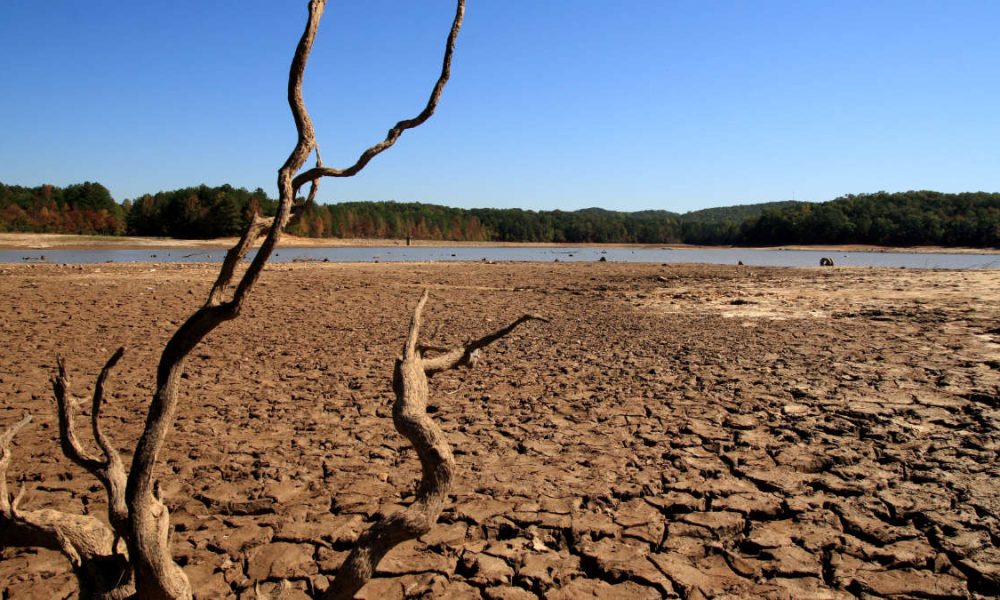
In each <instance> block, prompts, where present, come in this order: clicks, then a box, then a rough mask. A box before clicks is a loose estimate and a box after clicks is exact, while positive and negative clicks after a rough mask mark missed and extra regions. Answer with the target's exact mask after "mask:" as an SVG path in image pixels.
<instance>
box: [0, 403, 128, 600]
mask: <svg viewBox="0 0 1000 600" xmlns="http://www.w3.org/2000/svg"><path fill="white" fill-rule="evenodd" d="M29 422H31V415H25V416H24V418H23V419H21V421H19V422H17V423H15V424H14V425H12V426H10V427H8V428H7V430H6V431H4V432H3V434H2V435H0V546H8V547H26V546H38V547H42V548H48V549H50V550H56V551H59V552H62V553H63V554H64V555H65V556H66V558H68V559H69V561H70V564H71V565H72V566H73V572H74V573H75V574H76V578H77V581H78V582H79V585H80V597H81V598H102V599H106V600H121V599H123V598H128V597H130V596H131V595H132V593H133V592H134V591H135V590H134V587H133V586H132V569H131V568H130V567H129V564H128V557H127V556H126V555H125V554H124V553H123V550H124V548H122V544H120V543H119V539H118V537H117V536H116V535H115V534H114V532H113V531H112V530H111V529H110V528H109V527H108V526H107V525H105V524H104V523H102V522H101V521H99V520H97V519H95V518H94V517H90V516H84V515H73V514H69V513H63V512H59V511H57V510H50V509H42V510H21V509H20V507H19V504H20V503H21V499H22V498H23V496H24V488H23V487H22V488H21V490H20V492H19V493H18V495H17V496H16V497H12V496H11V495H10V494H9V493H8V492H7V468H8V467H9V466H10V461H11V458H12V449H11V444H12V442H13V440H14V436H15V435H17V432H18V431H20V430H21V429H22V428H23V427H24V426H25V425H27V424H28V423H29Z"/></svg>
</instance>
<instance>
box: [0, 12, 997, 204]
mask: <svg viewBox="0 0 1000 600" xmlns="http://www.w3.org/2000/svg"><path fill="white" fill-rule="evenodd" d="M305 4H306V2H305V0H302V1H300V2H296V1H292V0H282V1H276V0H239V1H237V0H228V1H214V0H213V1H209V2H205V1H200V0H199V1H193V0H171V1H170V2H157V3H152V2H121V1H117V2H111V1H106V0H91V1H87V2H84V1H81V0H53V1H49V2H36V1H34V0H30V1H29V0H4V1H3V2H2V3H0V89H2V93H0V181H2V182H4V183H8V184H19V185H30V186H34V185H38V184H41V183H54V184H57V185H65V184H69V183H75V182H80V181H84V180H91V181H99V182H101V183H103V184H104V185H106V186H107V187H108V188H109V189H110V190H111V192H112V194H113V195H114V196H115V198H116V199H117V200H123V199H125V198H132V197H135V196H137V195H140V194H142V193H145V192H156V191H159V190H164V189H175V188H178V187H183V186H187V185H196V184H199V183H207V184H209V185H218V184H222V183H232V184H233V185H236V186H243V187H247V188H250V189H253V188H256V187H258V186H259V187H263V188H264V189H265V190H267V191H268V193H270V194H271V195H276V191H275V183H274V181H275V173H276V170H277V168H278V166H280V164H281V163H282V162H283V161H284V159H285V157H286V156H287V153H288V151H289V150H290V149H291V147H292V144H293V143H294V138H295V134H294V127H293V125H292V121H291V117H290V115H289V111H288V108H287V105H286V103H285V85H286V78H287V69H288V63H289V61H290V59H291V54H292V50H293V48H294V46H295V43H296V42H297V40H298V36H299V34H300V32H301V30H302V27H303V24H304V22H305V14H306V13H305V8H304V7H305ZM452 11H453V6H452V4H451V3H450V2H447V1H445V0H421V1H419V2H413V1H405V2H404V1H398V0H396V1H388V0H376V1H371V0H369V1H365V2H360V1H354V2H346V1H336V0H331V2H330V4H329V6H328V8H327V13H326V15H325V16H324V19H323V22H322V25H321V27H320V33H319V36H318V38H317V42H316V46H315V49H314V52H313V57H312V59H311V61H310V63H309V69H308V72H307V73H306V83H305V92H306V101H307V104H308V106H309V109H310V111H311V113H312V115H313V118H314V120H315V122H316V125H317V129H318V137H319V141H320V145H321V148H322V150H323V158H324V161H325V162H326V163H327V164H328V165H336V164H346V163H350V162H353V160H354V158H355V157H356V155H357V154H358V153H359V152H360V151H361V150H362V149H363V148H365V147H367V146H368V145H370V144H372V143H374V142H376V141H378V140H380V139H381V137H382V136H384V134H385V131H386V130H387V129H388V128H389V127H390V126H391V125H392V124H393V123H395V121H396V120H398V119H400V118H404V117H411V116H413V115H415V114H416V113H417V112H418V111H419V110H420V108H421V107H422V106H423V103H424V102H425V101H426V96H427V93H428V92H429V90H430V87H431V85H432V84H433V82H434V80H435V78H436V76H437V72H438V68H439V64H440V59H441V50H442V46H443V42H444V38H445V35H446V33H447V29H448V26H449V23H450V19H451V16H452ZM998 23H1000V2H996V1H995V0H984V1H979V2H969V1H962V0H948V1H944V0H942V1H939V2H923V1H919V0H905V1H889V0H877V1H871V0H864V1H848V0H838V1H835V2H813V1H809V0H797V1H794V2H784V1H779V0H768V1H758V2H749V1H738V2H737V1H732V2H721V1H713V0H693V1H688V2H666V1H653V0H646V1H643V0H634V1H630V2H619V1H611V0H607V1H596V0H594V1H589V0H544V1H538V0H532V1H527V0H469V7H468V12H467V16H466V22H465V27H464V28H463V31H462V34H461V36H460V38H459V43H458V50H457V53H456V56H455V62H454V70H453V77H452V81H451V83H450V84H449V86H448V88H447V89H446V90H445V94H444V98H443V100H442V103H441V106H440V108H439V111H438V113H437V114H436V115H435V116H434V117H433V118H432V119H431V120H430V121H429V122H428V123H426V124H425V125H424V126H422V127H421V128H419V129H416V130H413V131H409V132H407V133H406V134H404V136H403V138H402V139H401V140H400V142H399V143H398V144H397V146H396V147H395V148H393V149H391V150H390V151H388V152H386V153H385V154H383V155H382V156H379V157H378V158H377V159H376V160H375V161H373V162H372V163H371V164H370V165H369V167H368V168H367V169H366V170H365V171H363V172H362V174H361V175H359V176H358V177H356V178H354V179H350V180H331V179H327V180H325V181H324V184H323V186H322V188H321V194H320V199H321V201H324V202H336V201H342V200H390V199H394V200H400V201H419V202H431V203H439V204H446V205H451V206H462V207H480V206H496V207H522V208H532V209H553V208H561V209H576V208H583V207H588V206H601V207H604V208H610V209H618V210H642V209H654V208H657V209H667V210H674V211H679V212H684V211H687V210H694V209H698V208H705V207H710V206H724V205H731V204H743V203H748V202H764V201H772V200H784V199H788V198H790V197H792V195H793V193H794V195H795V197H796V198H798V199H804V200H817V201H819V200H828V199H831V198H834V197H836V196H838V195H841V194H846V193H861V192H874V191H878V190H887V191H898V190H908V189H934V190H940V191H948V192H957V191H970V190H973V191H974V190H987V191H1000V36H998V35H997V24H998Z"/></svg>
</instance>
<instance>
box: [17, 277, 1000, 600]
mask: <svg viewBox="0 0 1000 600" xmlns="http://www.w3.org/2000/svg"><path fill="white" fill-rule="evenodd" d="M212 278H213V268H212V267H211V266H210V265H169V266H164V265H99V266H82V267H81V266H76V267H73V266H67V267H59V266H48V265H6V266H0V305H2V306H3V311H2V318H0V348H2V350H0V356H2V363H0V364H2V370H0V397H2V398H3V401H2V405H0V427H6V426H8V425H10V424H12V423H13V422H15V421H16V420H18V419H19V418H20V417H21V415H22V413H23V412H24V411H25V410H28V411H30V412H31V413H32V414H34V415H35V418H36V421H35V422H33V423H32V424H31V425H30V426H29V427H28V428H27V429H25V430H23V431H22V432H21V434H20V435H19V436H18V438H17V440H16V447H15V449H14V452H15V459H14V464H13V465H12V467H11V471H10V473H9V475H8V477H9V480H10V481H11V482H23V483H24V484H25V485H26V486H27V489H28V494H27V496H26V497H25V499H24V501H23V503H22V505H23V507H24V508H26V509H35V508H42V507H52V508H58V509H62V510H66V511H75V512H86V513H91V514H96V515H101V516H102V518H103V514H104V497H103V493H102V488H101V486H100V484H99V483H98V482H97V481H95V480H94V479H93V478H91V477H90V476H89V475H87V474H86V473H85V472H83V471H82V470H81V469H79V468H77V467H76V466H74V465H71V464H70V463H69V461H67V459H65V458H64V457H63V456H62V454H61V453H60V451H59V445H58V441H57V426H56V420H55V414H54V402H53V400H52V399H51V392H50V390H49V385H48V378H49V377H50V376H51V375H52V373H53V371H54V369H55V356H56V354H57V353H62V354H63V355H65V356H66V357H67V358H68V363H69V370H70V375H71V377H72V379H73V381H74V383H75V386H76V387H75V389H76V392H77V393H78V394H81V395H83V394H86V393H88V392H89V389H90V386H91V385H92V383H93V381H94V377H95V376H96V374H97V372H98V370H99V369H100V366H101V364H102V363H103V361H104V360H105V359H106V358H107V356H108V355H109V354H110V352H112V351H113V349H114V348H115V347H116V346H118V345H122V344H123V345H126V346H128V352H127V353H126V355H125V358H124V359H122V361H121V363H120V365H119V366H118V368H117V369H116V371H115V372H114V373H113V375H112V377H111V383H110V387H111V393H110V398H109V402H110V404H109V406H108V407H107V409H106V413H105V416H104V423H105V427H106V428H107V429H108V430H109V432H110V434H111V436H112V437H113V439H114V440H116V442H117V444H118V446H119V447H121V448H122V449H123V452H126V453H127V452H128V451H129V448H130V447H131V445H132V444H133V442H134V440H135V439H136V437H137V436H138V433H139V430H140V428H141V426H142V423H143V418H144V409H145V403H146V402H147V401H148V398H149V395H150V394H151V388H152V380H153V375H152V373H151V371H152V368H153V365H155V362H156V359H157V357H158V353H159V350H160V349H161V348H162V346H163V344H164V342H165V341H166V339H167V337H168V336H169V335H170V333H171V332H172V330H173V329H174V327H176V325H177V324H178V323H179V321H180V320H181V319H183V318H184V317H185V316H186V315H187V314H189V313H190V312H191V311H192V310H193V309H194V308H195V307H196V306H197V305H198V304H199V303H200V302H201V301H202V300H203V297H204V296H205V294H206V293H207V291H208V288H209V285H210V282H211V280H212ZM425 286H426V287H428V288H429V289H430V292H431V300H430V303H429V304H428V308H427V311H426V314H425V319H426V324H425V332H426V333H425V335H423V336H422V338H423V339H424V341H426V342H440V343H446V344H453V343H457V342H460V341H462V340H464V339H466V338H467V337H471V336H473V335H477V334H480V333H482V332H485V331H487V330H491V329H493V328H495V327H497V326H498V325H500V324H502V323H504V322H506V321H508V320H511V319H513V318H515V317H516V316H518V315H519V314H521V313H524V312H537V313H541V314H544V315H546V316H548V317H549V318H551V319H552V322H551V323H550V324H539V323H530V324H527V325H525V326H522V327H521V328H520V329H518V330H517V331H516V332H515V333H514V334H513V335H512V336H511V337H509V338H507V339H505V340H503V341H501V342H499V343H498V344H497V345H496V347H493V348H490V349H489V350H488V351H487V352H486V354H485V356H484V359H483V360H482V361H480V364H479V365H478V366H477V367H476V368H475V369H474V370H471V371H467V370H461V371H453V372H448V373H444V374H441V375H439V376H437V377H435V378H434V379H433V380H432V381H431V398H430V401H431V405H432V410H433V411H434V417H435V418H436V419H437V420H438V421H439V423H440V424H441V425H442V427H443V428H444V430H445V431H446V433H447V435H448V437H449V439H450V440H451V442H452V444H453V446H454V448H455V451H456V455H457V456H456V458H457V461H458V464H459V469H460V473H459V477H458V480H457V485H456V487H455V489H454V492H453V495H452V499H451V502H450V504H449V505H448V506H447V507H446V509H445V511H444V513H443V514H442V517H441V520H440V523H439V525H438V526H437V528H436V529H434V530H433V531H432V532H431V533H430V534H429V535H427V536H425V537H424V538H422V539H421V540H419V541H418V542H411V543H409V544H406V545H404V546H402V547H400V548H398V549H396V550H395V551H393V552H392V553H391V554H390V555H389V556H388V557H387V558H386V560H385V561H383V563H382V564H381V565H380V567H379V572H378V578H377V579H376V580H374V581H373V582H372V583H371V584H369V586H368V587H367V588H365V590H363V594H364V595H365V597H368V598H401V597H404V596H418V595H421V594H423V595H430V596H432V597H447V598H479V597H486V598H533V597H536V596H541V597H547V598H586V597H601V598H645V597H649V598H656V597H678V596H679V597H682V598H688V599H695V598H743V597H760V598H796V599H798V598H816V599H819V598H851V597H865V598H880V597H888V598H966V597H970V596H972V597H986V596H992V595H996V594H997V593H998V590H1000V587H998V586H1000V463H998V460H997V456H998V454H997V452H998V447H1000V328H998V325H1000V322H998V321H1000V320H998V317H1000V306H998V305H997V301H996V299H997V298H998V297H1000V276H998V274H997V272H996V271H915V270H900V269H893V270H888V269H841V268H833V269H818V268H817V269H750V268H742V267H740V268H737V267H722V266H719V267H713V266H708V267H706V266H670V267H667V266H657V265H627V264H614V263H592V264H516V265H512V264H409V265H403V264H368V265H338V264H300V265H294V264H292V265H275V266H272V267H270V268H269V269H268V270H267V271H266V272H265V274H264V277H263V279H262V281H261V284H260V287H259V289H258V290H257V291H256V292H255V293H254V296H253V297H252V298H251V300H250V302H249V305H248V307H247V308H246V309H245V310H244V314H243V316H242V317H241V318H240V319H238V320H237V321H234V322H230V323H228V324H225V325H223V326H222V327H221V328H220V329H219V330H218V331H216V332H215V333H213V334H212V335H211V336H210V337H209V338H208V339H207V340H206V341H205V342H204V343H203V345H202V346H200V347H199V348H198V349H197V350H196V352H195V353H194V355H193V356H192V358H191V359H190V361H189V364H188V376H187V379H186V381H185V382H184V386H183V390H184V391H183V393H184V399H183V401H182V408H181V410H180V414H179V415H178V418H177V422H176V425H175V429H174V431H173V433H172V435H171V437H170V440H169V444H168V450H167V452H166V453H165V456H163V457H162V460H161V467H160V470H159V477H160V479H161V480H162V482H163V491H164V494H165V496H166V497H167V502H168V505H169V506H170V507H171V509H172V512H173V514H172V521H173V524H174V525H175V532H174V537H173V546H174V553H175V556H176V557H177V559H178V560H179V562H181V563H182V564H183V565H184V567H185V570H186V572H187V573H188V576H189V577H190V579H191V581H192V583H193V585H194V589H195V590H196V596H197V597H199V598H231V597H241V598H250V597H253V593H254V585H253V582H254V581H260V582H262V585H261V589H262V590H263V591H265V592H273V591H275V590H276V589H278V588H281V587H284V588H285V589H284V592H283V594H284V595H283V596H282V597H284V598H298V597H302V593H301V591H300V590H303V589H307V588H308V587H310V586H315V587H320V588H321V587H323V586H325V585H327V583H328V576H329V575H330V574H331V573H333V572H334V571H335V570H336V568H337V566H338V564H339V562H340V561H341V560H342V559H343V557H344V556H345V555H346V552H347V550H348V549H349V548H350V547H351V542H352V541H353V540H354V539H355V537H356V536H357V534H358V531H359V530H360V529H361V528H363V527H365V525H366V523H368V522H371V521H372V520H374V519H378V518H381V516H382V515H385V514H387V513H389V512H391V511H394V510H396V509H397V507H399V506H400V505H404V504H406V503H407V502H408V501H409V499H410V498H411V495H412V493H413V491H414V484H415V482H416V480H417V478H418V473H419V466H418V464H417V460H416V458H415V456H414V453H413V452H412V450H410V449H409V448H408V447H407V445H406V444H405V442H404V441H403V440H402V438H400V437H399V436H398V435H397V434H396V433H395V431H394V430H393V428H392V424H391V419H390V415H389V413H390V410H389V409H390V402H391V400H392V391H391V383H390V374H391V369H392V362H393V359H394V357H395V356H396V354H397V352H398V351H399V349H400V347H401V345H402V342H403V336H404V335H405V331H406V327H407V323H408V319H409V317H410V311H411V310H412V307H413V305H414V304H415V303H416V301H417V298H418V296H419V294H420V290H421V289H422V288H423V287H425ZM84 404H86V403H84ZM81 410H85V408H84V407H81ZM81 429H85V428H83V427H81ZM88 443H92V441H91V442H88ZM248 500H254V501H256V502H249V503H247V502H246V501H248ZM246 513H253V514H246ZM283 582H284V583H283ZM0 585H2V586H3V589H4V591H3V593H2V597H3V598H7V599H18V598H49V597H52V598H58V597H67V596H69V595H71V594H72V591H73V589H74V586H75V583H74V580H73V578H72V576H71V575H70V573H69V564H68V562H67V561H66V560H65V559H64V558H62V556H61V555H59V554H56V553H54V552H49V551H45V550H24V549H10V548H8V549H4V550H2V554H0Z"/></svg>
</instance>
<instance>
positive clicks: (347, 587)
mask: <svg viewBox="0 0 1000 600" xmlns="http://www.w3.org/2000/svg"><path fill="white" fill-rule="evenodd" d="M426 303H427V292H426V291H424V293H423V295H422V296H421V297H420V300H419V301H418V302H417V307H416V308H415V309H414V311H413V319H412V321H411V322H410V332H409V335H408V336H407V339H406V344H405V345H404V346H403V354H402V356H400V357H399V358H397V359H396V366H395V368H394V369H393V374H392V388H393V392H395V394H396V402H395V403H394V404H393V407H392V422H393V424H394V425H395V426H396V431H398V432H399V433H400V435H402V436H403V437H405V438H406V439H407V440H409V442H410V444H412V445H413V449H414V450H416V452H417V456H418V457H419V458H420V469H421V478H420V486H419V487H418V488H417V494H416V498H415V499H414V501H413V503H412V504H410V506H409V507H407V508H406V510H403V511H401V512H398V513H395V514H393V515H390V516H389V517H387V518H385V519H383V520H382V521H379V522H377V523H375V524H374V525H372V526H371V527H370V528H369V529H368V530H367V531H365V532H364V533H363V534H361V536H360V537H359V538H358V541H357V543H356V544H355V546H354V549H353V550H352V551H351V554H350V555H349V556H348V557H347V559H345V560H344V563H343V565H342V566H341V567H340V571H339V572H338V573H337V577H336V579H334V582H333V585H332V586H331V587H330V590H329V591H328V593H327V594H326V595H325V596H323V598H324V599H325V600H346V599H348V598H352V597H353V596H354V593H355V592H357V591H358V590H359V589H361V587H362V586H363V585H364V584H365V583H367V582H368V580H369V579H370V578H371V576H372V574H373V573H374V572H375V567H377V566H378V563H379V561H381V560H382V557H383V556H385V554H386V553H387V552H389V550H392V549H393V548H395V547H396V546H397V545H399V544H401V543H403V542H405V541H407V540H412V539H415V538H418V537H420V536H421V535H424V534H425V533H427V532H428V531H430V530H431V527H432V526H433V525H434V524H435V523H436V522H437V519H438V516H439V515H440V514H441V509H442V507H443V506H444V502H445V499H446V498H447V496H448V492H449V491H450V490H451V482H452V480H453V479H454V477H455V458H454V457H453V456H452V453H451V446H449V444H448V440H447V439H446V438H445V436H444V433H443V432H442V431H441V429H440V428H439V427H438V426H437V424H436V423H434V420H433V419H431V418H430V417H429V416H428V415H427V394H428V381H427V380H428V377H430V376H433V375H434V374H435V373H440V372H442V371H447V370H450V369H455V368H457V367H460V366H469V367H472V366H475V364H476V361H477V360H478V358H479V354H480V351H481V350H482V349H483V348H485V347H486V346H488V345H490V344H492V343H493V342H495V341H497V340H499V339H500V338H502V337H504V336H506V335H507V334H509V333H510V332H511V331H513V330H514V329H515V328H516V327H517V326H518V325H520V324H521V323H524V322H526V321H531V320H538V321H546V319H544V318H542V317H539V316H536V315H524V316H522V317H520V318H519V319H517V320H516V321H514V322H512V323H511V324H510V325H507V326H506V327H504V328H502V329H499V330H497V331H494V332H493V333H490V334H488V335H485V336H483V337H481V338H479V339H477V340H473V341H471V342H467V343H466V344H464V345H462V346H459V347H455V348H434V347H430V346H420V345H418V344H417V339H418V337H419V335H420V326H421V323H422V321H423V310H424V305H425V304H426ZM428 351H437V352H439V353H440V354H438V355H437V356H433V357H429V358H428V357H426V356H424V353H425V352H428Z"/></svg>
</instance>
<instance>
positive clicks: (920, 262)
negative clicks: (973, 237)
mask: <svg viewBox="0 0 1000 600" xmlns="http://www.w3.org/2000/svg"><path fill="white" fill-rule="evenodd" d="M225 254H226V252H225V250H196V249H191V248H180V249H162V248H156V249H153V248H147V249H139V250H56V249H43V250H27V249H22V250H0V262H4V263H55V264H59V263H73V264H79V263H106V262H117V263H120V262H140V263H141V262H150V263H153V262H222V259H223V257H224V256H225ZM251 256H252V253H251ZM824 256H826V257H829V258H831V259H833V261H834V263H835V264H836V265H837V266H850V267H906V268H910V269H1000V255H997V254H956V253H946V252H940V253H913V254H910V253H901V252H832V251H821V250H760V249H739V248H719V249H706V248H691V249H675V248H635V249H631V248H592V247H587V248H584V247H578V248H577V247H558V248H553V247H544V248H537V247H536V248H532V247H496V246H478V247H473V246H459V247H416V246H414V247H406V246H394V247H365V248H343V247H340V248H280V247H279V248H278V250H277V252H276V253H275V255H274V256H273V257H272V260H273V261H274V262H298V261H330V262H427V261H445V262H447V261H482V260H490V261H521V262H525V261H526V262H553V261H560V262H588V261H589V262H594V261H599V260H600V259H601V258H604V259H605V260H608V261H617V262H641V263H667V264H681V263H707V264H729V265H735V264H737V263H738V262H739V261H742V262H743V264H745V265H748V266H761V267H764V266H766V267H814V266H818V265H819V261H820V258H822V257H824Z"/></svg>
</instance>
